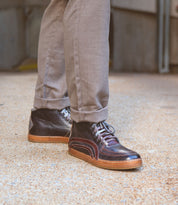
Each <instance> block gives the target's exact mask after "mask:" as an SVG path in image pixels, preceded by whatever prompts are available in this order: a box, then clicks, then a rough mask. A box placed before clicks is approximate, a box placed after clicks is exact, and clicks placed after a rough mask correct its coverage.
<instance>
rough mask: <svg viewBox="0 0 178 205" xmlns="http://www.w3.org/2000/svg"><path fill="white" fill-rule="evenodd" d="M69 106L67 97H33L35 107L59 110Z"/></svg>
mask: <svg viewBox="0 0 178 205" xmlns="http://www.w3.org/2000/svg"><path fill="white" fill-rule="evenodd" d="M69 106H70V101H69V98H68V97H65V98H58V99H47V98H39V97H35V99H34V108H35V109H40V108H47V109H56V110H61V109H63V108H65V107H69Z"/></svg>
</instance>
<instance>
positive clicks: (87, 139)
mask: <svg viewBox="0 0 178 205" xmlns="http://www.w3.org/2000/svg"><path fill="white" fill-rule="evenodd" d="M114 132H115V131H114V128H113V127H112V126H111V125H108V124H107V123H106V122H100V123H97V124H95V123H90V122H79V123H76V122H73V125H72V131H71V136H70V138H69V153H70V154H71V155H73V156H75V157H77V158H80V159H82V160H85V161H87V162H89V163H91V164H92V165H95V166H97V167H101V168H105V169H116V170H123V169H126V170H127V169H135V168H139V167H141V166H142V160H141V157H140V155H139V154H138V153H136V152H134V151H132V150H130V149H127V148H126V147H124V146H122V145H121V144H120V142H119V140H118V138H117V137H116V136H115V135H114Z"/></svg>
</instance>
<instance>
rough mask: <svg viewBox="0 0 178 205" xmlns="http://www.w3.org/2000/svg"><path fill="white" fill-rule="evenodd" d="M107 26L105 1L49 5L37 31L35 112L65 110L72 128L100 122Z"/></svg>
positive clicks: (103, 113)
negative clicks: (72, 125) (74, 123)
mask: <svg viewBox="0 0 178 205" xmlns="http://www.w3.org/2000/svg"><path fill="white" fill-rule="evenodd" d="M109 22H110V0H52V1H51V3H50V4H49V6H48V8H47V9H46V11H45V13H44V16H43V19H42V25H41V32H40V40H39V53H38V81H37V85H36V93H35V101H34V107H35V108H37V109H38V108H49V109H63V108H64V107H67V106H69V105H70V106H71V116H72V119H73V120H74V121H76V122H80V121H89V122H99V121H103V120H106V118H107V113H108V110H107V105H108V96H109V89H108V70H109V69H108V65H109V63H108V62H109V45H108V36H109ZM68 96H69V98H68ZM69 99H70V100H69Z"/></svg>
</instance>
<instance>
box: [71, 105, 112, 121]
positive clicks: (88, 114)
mask: <svg viewBox="0 0 178 205" xmlns="http://www.w3.org/2000/svg"><path fill="white" fill-rule="evenodd" d="M71 117H72V120H74V121H75V122H77V123H78V122H94V123H98V122H101V121H104V120H106V119H107V118H108V107H105V108H102V109H100V110H96V111H77V110H74V109H72V108H71Z"/></svg>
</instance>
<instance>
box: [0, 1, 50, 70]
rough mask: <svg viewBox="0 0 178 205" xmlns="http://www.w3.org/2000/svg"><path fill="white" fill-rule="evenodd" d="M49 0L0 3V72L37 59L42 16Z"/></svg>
mask: <svg viewBox="0 0 178 205" xmlns="http://www.w3.org/2000/svg"><path fill="white" fill-rule="evenodd" d="M48 2H49V0H13V1H12V0H6V1H0V69H11V68H12V67H14V66H17V65H19V64H20V63H21V62H22V61H23V60H24V59H26V58H36V56H37V47H38V37H39V29H40V23H41V18H42V14H43V12H44V9H45V8H46V5H47V4H48Z"/></svg>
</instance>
